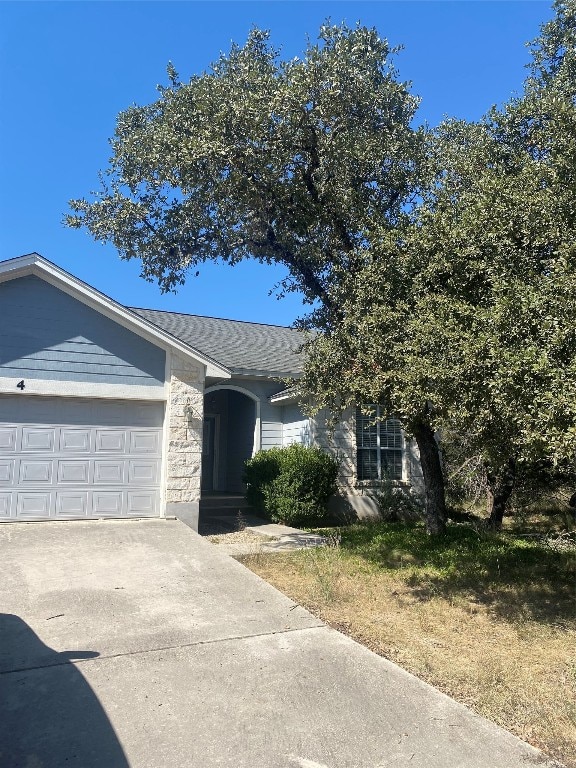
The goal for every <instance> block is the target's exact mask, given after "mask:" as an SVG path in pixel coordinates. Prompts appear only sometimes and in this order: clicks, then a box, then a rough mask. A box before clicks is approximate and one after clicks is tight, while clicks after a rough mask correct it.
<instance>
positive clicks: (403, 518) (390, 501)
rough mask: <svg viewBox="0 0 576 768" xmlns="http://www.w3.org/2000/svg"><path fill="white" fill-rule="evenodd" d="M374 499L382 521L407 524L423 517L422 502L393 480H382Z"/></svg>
mask: <svg viewBox="0 0 576 768" xmlns="http://www.w3.org/2000/svg"><path fill="white" fill-rule="evenodd" d="M375 497H376V501H377V503H378V508H379V510H380V514H381V515H382V519H383V520H389V521H391V522H408V521H414V520H420V519H422V518H423V516H424V504H423V500H422V499H421V498H420V497H418V496H416V495H415V494H414V493H412V491H411V490H410V489H409V488H405V487H402V486H399V485H398V483H395V482H394V481H393V480H382V481H381V482H380V484H379V486H378V489H377V491H376V493H375Z"/></svg>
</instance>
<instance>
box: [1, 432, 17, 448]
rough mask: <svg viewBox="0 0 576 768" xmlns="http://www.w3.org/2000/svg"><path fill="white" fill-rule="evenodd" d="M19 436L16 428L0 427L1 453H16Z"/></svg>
mask: <svg viewBox="0 0 576 768" xmlns="http://www.w3.org/2000/svg"><path fill="white" fill-rule="evenodd" d="M17 436H18V429H17V428H16V427H0V453H4V452H6V453H8V452H12V451H15V450H16V440H17Z"/></svg>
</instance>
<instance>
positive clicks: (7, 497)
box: [0, 491, 12, 520]
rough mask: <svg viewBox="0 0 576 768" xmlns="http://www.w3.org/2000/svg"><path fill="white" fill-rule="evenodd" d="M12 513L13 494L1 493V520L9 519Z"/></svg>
mask: <svg viewBox="0 0 576 768" xmlns="http://www.w3.org/2000/svg"><path fill="white" fill-rule="evenodd" d="M11 511H12V493H6V492H2V491H0V520H2V518H9V517H10V516H11Z"/></svg>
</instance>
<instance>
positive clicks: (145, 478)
mask: <svg viewBox="0 0 576 768" xmlns="http://www.w3.org/2000/svg"><path fill="white" fill-rule="evenodd" d="M159 475H160V465H159V462H157V461H147V460H143V459H130V461H129V462H128V482H129V483H130V485H156V484H157V483H158V478H159Z"/></svg>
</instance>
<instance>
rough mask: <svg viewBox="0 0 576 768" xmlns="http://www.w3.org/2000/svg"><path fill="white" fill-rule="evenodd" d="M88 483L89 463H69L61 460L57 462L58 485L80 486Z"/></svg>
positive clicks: (86, 461)
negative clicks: (71, 484) (70, 484)
mask: <svg viewBox="0 0 576 768" xmlns="http://www.w3.org/2000/svg"><path fill="white" fill-rule="evenodd" d="M89 482H90V462H89V461H88V460H85V461H70V460H69V459H63V460H60V461H59V462H58V483H74V484H75V485H82V484H84V483H89Z"/></svg>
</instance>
